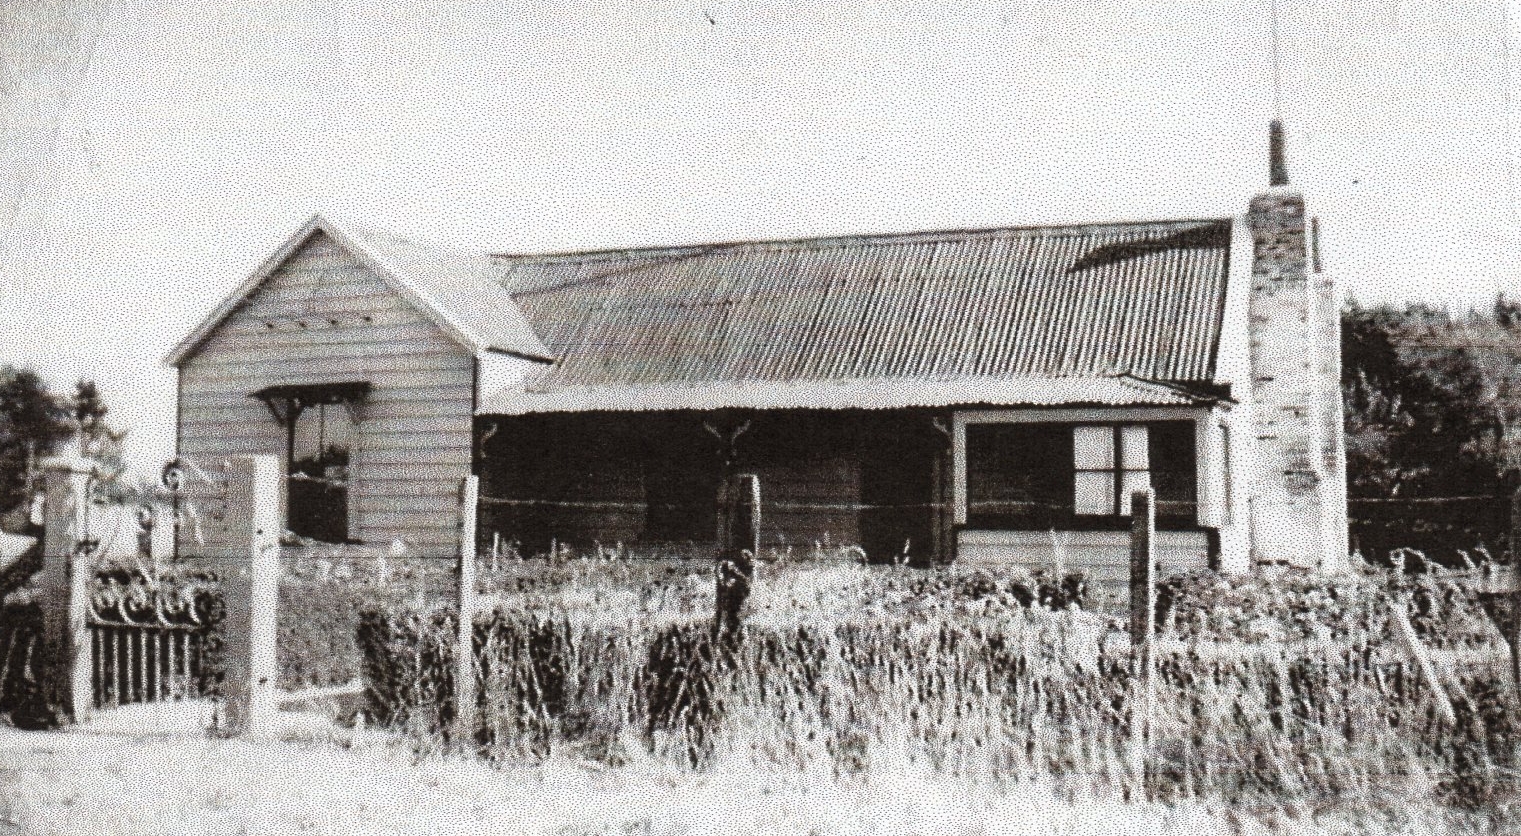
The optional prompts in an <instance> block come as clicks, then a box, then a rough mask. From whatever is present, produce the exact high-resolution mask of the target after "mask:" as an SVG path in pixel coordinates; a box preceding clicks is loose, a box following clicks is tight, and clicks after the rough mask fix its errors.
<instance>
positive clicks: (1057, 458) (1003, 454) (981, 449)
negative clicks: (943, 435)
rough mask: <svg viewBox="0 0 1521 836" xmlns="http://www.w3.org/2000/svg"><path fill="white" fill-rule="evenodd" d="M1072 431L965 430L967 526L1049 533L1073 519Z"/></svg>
mask: <svg viewBox="0 0 1521 836" xmlns="http://www.w3.org/2000/svg"><path fill="white" fill-rule="evenodd" d="M1071 462H1072V428H1071V427H1070V426H1065V425H1052V424H970V425H968V426H967V428H966V501H967V522H968V524H969V525H973V526H978V527H993V528H1016V529H1046V528H1050V527H1051V526H1053V525H1056V524H1057V521H1058V520H1059V519H1061V518H1062V517H1064V516H1066V515H1069V514H1071V513H1072V481H1071V480H1072V464H1071Z"/></svg>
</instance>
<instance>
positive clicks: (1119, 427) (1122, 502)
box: [1054, 421, 1162, 520]
mask: <svg viewBox="0 0 1521 836" xmlns="http://www.w3.org/2000/svg"><path fill="white" fill-rule="evenodd" d="M1054 423H1058V424H1060V423H1061V422H1054ZM1156 423H1162V422H1158V421H1102V422H1100V421H1093V422H1084V423H1076V424H1072V425H1070V426H1071V430H1072V447H1073V462H1072V474H1073V497H1072V516H1073V517H1075V518H1091V519H1109V518H1122V519H1125V520H1129V519H1130V508H1129V504H1130V503H1129V496H1130V491H1128V490H1126V487H1125V486H1126V484H1127V483H1128V482H1129V480H1128V479H1126V478H1125V477H1126V476H1128V475H1130V474H1132V473H1144V474H1146V484H1147V486H1148V487H1151V486H1153V484H1154V483H1153V482H1152V479H1151V474H1152V473H1153V472H1154V471H1155V468H1153V467H1152V466H1151V465H1152V462H1151V426H1152V424H1156ZM1085 428H1099V429H1107V430H1109V431H1110V432H1109V466H1108V467H1106V468H1098V467H1079V466H1078V464H1077V432H1078V430H1080V429H1085ZM1132 428H1134V429H1141V430H1144V431H1145V433H1146V467H1144V468H1133V467H1127V466H1126V457H1127V456H1126V453H1127V451H1128V449H1129V445H1128V444H1126V442H1125V430H1126V429H1132ZM1083 473H1102V474H1107V475H1108V476H1109V480H1110V481H1109V500H1110V501H1109V513H1107V514H1085V513H1083V512H1081V511H1079V510H1078V503H1077V485H1076V482H1077V477H1078V475H1079V474H1083Z"/></svg>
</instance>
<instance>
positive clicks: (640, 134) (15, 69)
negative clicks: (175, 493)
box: [0, 0, 1521, 472]
mask: <svg viewBox="0 0 1521 836" xmlns="http://www.w3.org/2000/svg"><path fill="white" fill-rule="evenodd" d="M1271 2H1272V0H1148V1H1147V2H1142V0H1103V2H1100V0H1070V2H1064V3H1059V4H1056V3H1049V2H1044V1H1043V0H968V1H967V2H957V1H956V0H937V1H929V0H927V1H926V2H909V0H815V1H814V2H809V1H808V0H792V2H789V1H788V0H771V2H760V0H691V1H690V2H687V1H686V0H680V1H678V0H671V2H654V0H626V1H625V2H616V3H612V2H602V3H592V2H584V3H574V2H550V0H531V2H530V1H528V0H506V2H495V3H486V4H482V3H469V2H432V3H427V2H416V1H415V0H407V1H406V2H384V0H369V1H368V2H348V0H327V1H325V2H319V0H311V1H310V2H280V0H226V1H225V2H220V3H217V2H204V3H183V2H178V0H135V2H129V0H0V362H10V363H13V364H18V365H29V366H32V367H34V368H36V369H37V370H38V371H40V372H41V373H43V374H44V375H45V376H46V377H48V378H49V379H51V380H53V381H54V382H55V385H57V386H59V387H60V388H66V387H68V386H69V385H70V384H71V383H72V381H73V380H74V379H76V378H78V377H90V378H94V379H96V380H98V381H99V383H100V385H101V388H102V391H103V393H104V395H105V397H106V399H107V402H108V403H109V404H110V406H111V408H112V418H113V419H114V421H115V423H116V425H117V426H119V427H125V428H127V429H128V430H129V447H128V452H129V458H130V459H131V460H132V461H133V462H134V463H135V464H137V465H138V466H139V467H140V468H142V469H143V470H144V471H147V472H156V470H157V464H156V463H157V462H159V461H161V460H162V459H163V458H164V457H166V456H168V455H169V454H170V453H171V452H172V446H173V440H172V439H173V415H174V406H173V403H174V397H173V380H174V378H173V375H172V373H171V372H170V371H169V370H168V369H166V368H165V367H164V366H162V364H161V360H162V357H163V355H164V354H165V352H167V351H168V349H169V348H170V347H172V346H173V345H174V344H175V343H176V342H177V341H178V340H179V339H180V338H181V337H182V336H183V335H184V334H185V333H186V332H187V331H188V330H189V329H190V328H191V327H193V326H194V325H195V324H196V323H197V322H198V321H199V320H200V319H201V318H202V317H203V316H205V315H206V313H207V312H208V311H209V310H210V309H211V308H212V307H214V306H215V304H216V303H217V302H218V301H219V300H220V299H221V298H222V296H223V295H224V294H226V293H227V292H228V291H229V290H230V289H231V288H232V287H234V286H235V285H237V284H238V283H239V282H240V281H242V279H243V278H245V277H246V275H247V274H248V273H249V272H250V271H251V270H252V269H253V268H254V267H255V266H256V265H257V264H258V262H259V261H260V260H261V259H262V258H263V257H264V256H265V255H267V254H268V253H269V252H270V251H271V250H273V249H274V248H275V247H276V246H277V245H278V244H279V243H280V241H281V240H282V239H283V237H284V236H286V235H288V234H289V233H290V232H292V231H293V230H295V229H296V228H297V227H298V226H300V224H301V223H302V222H303V221H304V220H305V219H306V218H307V217H308V216H309V215H310V214H312V213H313V212H315V211H323V212H328V213H331V214H333V215H335V216H336V217H340V218H347V219H352V220H355V221H359V222H362V223H364V224H366V225H369V226H376V227H381V228H387V229H392V230H394V231H397V232H401V233H406V234H411V235H415V236H417V237H420V238H424V239H431V240H436V241H439V242H443V243H453V244H458V245H463V246H469V247H476V248H481V249H488V250H492V251H507V252H543V251H554V250H565V249H595V248H610V247H633V246H640V245H656V244H679V243H697V242H711V241H730V240H741V239H756V238H780V237H799V236H808V235H830V234H845V233H868V232H893V231H910V230H923V229H943V228H966V227H982V226H1011V225H1028V224H1039V223H1051V222H1081V221H1108V220H1126V219H1147V218H1153V219H1160V218H1174V217H1190V218H1192V217H1215V216H1222V215H1228V214H1237V213H1240V212H1241V211H1243V210H1244V208H1245V206H1246V202H1247V200H1248V199H1249V198H1250V197H1251V195H1252V194H1253V193H1254V192H1255V191H1257V190H1258V189H1260V188H1261V187H1262V186H1264V185H1265V183H1266V177H1267V163H1266V144H1267V122H1268V120H1269V119H1270V118H1272V116H1273V115H1274V114H1275V113H1276V114H1279V115H1281V116H1282V117H1283V119H1284V120H1285V122H1286V124H1287V127H1288V146H1289V167H1290V174H1291V177H1292V179H1293V182H1294V183H1295V185H1297V186H1298V187H1300V188H1301V189H1303V190H1304V192H1305V194H1306V199H1307V202H1308V203H1309V207H1310V211H1311V212H1312V213H1313V214H1316V215H1318V216H1320V217H1321V219H1322V220H1321V227H1322V256H1323V260H1324V262H1325V263H1326V265H1327V269H1329V270H1332V271H1334V272H1335V274H1336V275H1337V277H1338V278H1339V279H1340V280H1341V281H1342V282H1343V284H1344V285H1345V286H1346V288H1347V289H1348V291H1349V292H1350V293H1351V294H1352V295H1353V296H1355V297H1356V298H1358V299H1359V300H1364V301H1370V302H1377V301H1403V300H1407V299H1425V300H1431V301H1436V302H1441V303H1444V304H1450V305H1457V306H1467V305H1469V304H1474V303H1477V304H1484V303H1485V302H1486V300H1487V299H1489V298H1491V297H1492V296H1493V295H1494V294H1495V293H1496V292H1498V291H1502V290H1508V291H1509V292H1511V293H1512V294H1513V295H1521V268H1518V265H1521V258H1518V257H1521V223H1518V222H1517V193H1516V183H1515V181H1516V176H1515V171H1516V168H1517V164H1518V155H1521V145H1518V142H1517V140H1516V138H1515V137H1516V135H1517V126H1518V118H1517V113H1516V108H1515V107H1514V106H1513V99H1515V98H1516V95H1515V94H1516V93H1518V92H1521V71H1518V70H1517V69H1516V68H1515V66H1514V62H1513V61H1512V60H1511V59H1510V58H1509V57H1508V52H1509V50H1508V44H1509V43H1510V42H1511V41H1513V40H1514V39H1515V36H1516V35H1517V34H1518V33H1521V27H1518V25H1517V21H1518V20H1521V0H1515V3H1514V4H1513V5H1514V6H1516V7H1515V8H1507V6H1506V4H1505V3H1504V2H1501V0H1490V2H1477V0H1446V2H1442V1H1441V0H1277V3H1278V6H1279V8H1278V26H1277V30H1278V32H1279V38H1278V50H1277V53H1278V55H1279V56H1280V58H1279V61H1278V62H1277V64H1278V73H1277V74H1276V75H1277V79H1278V81H1277V84H1276V85H1275V83H1274V78H1275V73H1274V61H1273V60H1272V56H1273V54H1274V49H1273V42H1274V38H1273V30H1274V27H1273V25H1272V20H1273V14H1272V8H1271V6H1270V3H1271ZM1275 90H1276V93H1275Z"/></svg>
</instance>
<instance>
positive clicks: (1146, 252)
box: [168, 125, 1347, 578]
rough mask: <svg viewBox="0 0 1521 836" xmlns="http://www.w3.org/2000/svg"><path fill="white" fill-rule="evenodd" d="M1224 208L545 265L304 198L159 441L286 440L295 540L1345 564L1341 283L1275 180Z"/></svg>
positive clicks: (1114, 569)
mask: <svg viewBox="0 0 1521 836" xmlns="http://www.w3.org/2000/svg"><path fill="white" fill-rule="evenodd" d="M1274 128H1275V132H1274V138H1275V142H1274V143H1273V153H1274V155H1275V158H1274V161H1273V165H1272V167H1271V170H1272V172H1273V176H1272V178H1271V180H1272V184H1271V186H1270V187H1269V188H1267V189H1266V190H1264V191H1263V192H1261V193H1260V194H1258V195H1257V196H1255V197H1254V198H1253V199H1252V200H1251V201H1250V204H1249V206H1248V207H1247V211H1246V212H1245V214H1244V215H1242V216H1238V217H1225V218H1203V219H1189V220H1163V221H1149V222H1142V223H1105V224H1084V225H1067V226H1046V227H1017V228H1001V229H982V230H962V231H950V232H918V233H909V234H890V235H859V236H847V237H836V238H818V239H808V240H793V241H761V242H743V243H731V244H710V245H700V246H676V247H660V248H651V249H638V250H614V251H606V252H587V253H572V254H557V255H536V256H524V255H494V254H488V253H482V252H462V251H457V250H452V249H448V248H443V247H438V246H433V245H426V244H422V243H418V242H415V241H409V240H405V239H401V238H396V237H393V236H390V235H385V234H381V233H377V232H374V231H371V230H366V229H362V228H359V227H356V226H352V225H348V224H340V223H335V222H333V221H331V220H329V219H327V218H324V217H321V216H318V217H314V218H313V219H311V220H310V221H309V222H308V223H307V224H306V225H305V226H303V227H302V228H301V229H300V230H299V231H297V232H296V233H295V234H294V235H292V236H291V237H290V238H289V239H288V240H287V241H286V242H285V244H284V245H283V246H281V247H280V248H279V249H278V250H277V251H276V252H275V253H273V254H272V255H271V256H270V257H269V258H268V259H267V260H266V261H265V262H264V263H263V265H262V266H260V267H259V269H258V270H256V271H255V272H254V274H253V275H252V276H250V277H249V278H248V279H247V281H245V282H244V283H243V284H242V285H241V286H240V287H238V288H237V289H236V290H235V291H234V292H233V293H232V294H231V295H230V296H229V297H228V298H227V299H226V300H225V301H223V302H222V303H221V304H220V305H219V306H218V307H217V308H216V310H215V311H214V312H213V313H212V314H211V315H210V316H209V317H207V318H206V320H205V321H204V322H202V323H201V324H200V325H199V326H198V327H196V328H195V329H194V330H193V331H192V332H191V333H190V334H189V335H187V336H186V337H185V339H184V340H183V341H182V342H181V343H180V344H179V345H178V346H177V347H176V348H175V349H174V350H173V352H172V353H171V354H170V355H169V357H168V362H169V363H170V364H171V365H173V366H174V367H176V368H177V369H178V371H179V399H178V409H179V415H178V419H179V420H178V452H179V454H180V455H182V456H191V457H211V458H215V457H220V456H226V455H231V454H239V453H279V454H280V455H282V456H283V457H284V458H285V461H286V462H287V465H288V467H289V479H288V493H287V497H286V506H287V508H288V514H287V527H288V528H289V529H291V530H292V531H293V532H295V533H297V534H301V535H304V536H307V537H311V538H314V539H317V540H327V541H365V542H378V543H392V542H395V541H401V542H402V543H403V544H405V546H406V548H408V549H409V550H410V552H411V553H412V554H414V555H417V556H421V557H440V558H442V557H449V556H452V555H453V554H454V553H455V550H456V542H455V539H456V534H455V532H456V525H457V523H456V520H457V518H458V507H457V490H458V486H459V484H460V480H461V478H462V477H464V476H465V475H467V474H469V473H472V472H474V473H477V474H479V476H480V477H481V485H482V487H481V493H482V500H481V506H480V509H479V510H480V520H481V524H480V528H481V531H482V533H483V536H485V537H491V536H492V534H493V533H495V534H496V535H499V536H500V537H501V538H503V539H504V540H506V541H516V542H519V543H521V544H523V547H524V548H525V549H526V550H527V551H529V552H537V551H543V550H546V549H547V548H548V547H549V545H550V544H551V543H552V542H553V543H563V544H569V545H571V546H572V547H590V546H592V545H593V544H594V543H602V544H608V545H610V544H613V543H621V544H623V545H624V546H625V547H628V548H632V549H636V550H639V549H642V550H650V551H669V550H672V549H684V548H689V547H697V548H708V547H710V545H711V542H712V540H713V539H714V536H715V535H714V532H715V528H716V521H715V494H716V491H717V489H718V486H719V484H720V483H721V480H722V478H723V476H724V474H725V472H730V471H735V470H743V471H745V472H753V473H756V474H758V475H759V478H760V482H761V486H762V496H763V524H764V538H765V545H766V546H767V547H774V548H777V549H786V548H792V549H794V550H802V551H808V550H811V549H813V548H815V547H816V546H817V545H821V544H831V545H834V546H842V545H854V546H859V547H860V548H861V549H863V550H864V551H865V553H866V554H867V555H868V556H870V557H871V558H873V559H880V560H887V559H902V558H905V557H906V558H907V559H910V560H915V561H922V562H938V561H947V560H952V559H954V560H960V561H970V562H979V563H987V564H992V565H1008V564H1044V563H1048V562H1050V561H1052V560H1057V559H1060V560H1065V561H1066V562H1067V564H1068V565H1087V566H1089V567H1091V568H1092V569H1093V571H1094V572H1095V573H1097V574H1098V575H1099V576H1101V577H1102V576H1113V577H1115V578H1118V577H1119V576H1120V575H1121V574H1122V573H1123V572H1124V571H1125V568H1124V567H1125V554H1126V543H1127V540H1126V533H1125V529H1127V528H1128V516H1129V514H1130V499H1129V497H1130V494H1131V491H1132V490H1134V489H1136V488H1139V487H1143V486H1150V487H1151V488H1153V489H1154V490H1155V495H1156V502H1157V512H1158V522H1159V528H1160V529H1161V531H1160V533H1159V536H1158V540H1159V546H1160V560H1161V561H1162V562H1163V564H1164V565H1165V566H1170V567H1173V568H1186V567H1192V566H1204V565H1206V564H1212V565H1218V566H1221V567H1224V568H1227V569H1231V570H1238V571H1239V570H1244V569H1246V568H1248V567H1249V566H1251V565H1253V564H1263V563H1271V564H1293V565H1301V566H1310V567H1320V566H1332V565H1336V564H1338V563H1339V562H1340V560H1341V558H1342V556H1344V555H1345V553H1346V538H1347V535H1346V511H1345V509H1346V503H1345V473H1344V471H1345V464H1344V460H1345V456H1344V452H1343V440H1342V430H1341V405H1340V390H1339V364H1340V357H1339V350H1340V349H1339V326H1338V315H1339V301H1338V297H1337V293H1336V289H1335V286H1334V284H1333V282H1332V280H1331V279H1330V277H1329V276H1327V275H1326V274H1324V273H1322V272H1321V271H1320V265H1319V259H1318V256H1317V254H1316V246H1315V241H1314V232H1315V225H1314V223H1313V222H1311V223H1308V224H1307V222H1306V216H1305V211H1304V201H1303V199H1302V197H1301V196H1300V194H1299V193H1298V192H1297V191H1296V190H1294V189H1292V188H1291V187H1289V186H1288V185H1287V179H1286V177H1284V176H1283V175H1282V171H1283V168H1282V160H1281V147H1282V143H1281V140H1280V139H1279V138H1280V137H1281V133H1280V132H1278V131H1277V130H1276V129H1277V126H1276V125H1275V126H1274Z"/></svg>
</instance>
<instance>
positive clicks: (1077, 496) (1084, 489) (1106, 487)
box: [1072, 471, 1114, 516]
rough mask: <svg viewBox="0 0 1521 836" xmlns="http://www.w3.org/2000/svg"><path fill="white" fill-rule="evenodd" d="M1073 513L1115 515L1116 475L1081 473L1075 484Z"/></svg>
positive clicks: (1100, 472)
mask: <svg viewBox="0 0 1521 836" xmlns="http://www.w3.org/2000/svg"><path fill="white" fill-rule="evenodd" d="M1072 493H1073V505H1074V509H1073V513H1077V514H1088V515H1100V516H1109V515H1110V514H1113V513H1114V474H1113V473H1105V472H1102V471H1090V472H1079V473H1077V474H1076V479H1075V480H1074V482H1073V491H1072Z"/></svg>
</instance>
